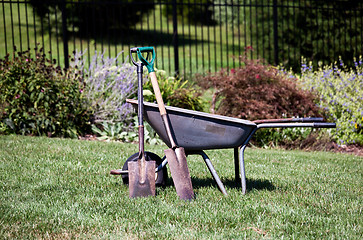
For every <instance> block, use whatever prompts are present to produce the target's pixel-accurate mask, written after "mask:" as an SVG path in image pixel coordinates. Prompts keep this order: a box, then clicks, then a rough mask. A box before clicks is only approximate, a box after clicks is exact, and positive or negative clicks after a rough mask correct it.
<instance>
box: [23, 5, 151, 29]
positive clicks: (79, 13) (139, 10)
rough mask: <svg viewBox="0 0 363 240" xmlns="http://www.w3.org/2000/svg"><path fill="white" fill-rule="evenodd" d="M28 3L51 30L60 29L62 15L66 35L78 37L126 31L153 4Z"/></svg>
mask: <svg viewBox="0 0 363 240" xmlns="http://www.w3.org/2000/svg"><path fill="white" fill-rule="evenodd" d="M135 2H136V1H135V0H113V1H103V0H73V1H67V0H54V1H43V0H30V4H31V5H32V6H33V8H34V9H35V12H36V13H37V15H38V16H39V17H40V18H41V19H42V20H46V21H48V19H50V21H52V22H53V23H54V24H52V26H57V27H58V28H60V26H61V21H62V17H61V16H62V12H63V13H65V14H66V16H67V18H66V19H67V25H68V31H69V32H73V33H74V34H78V35H79V36H88V34H89V33H90V32H112V31H120V30H124V29H127V28H129V26H130V25H135V23H137V22H140V21H141V20H142V17H143V16H144V15H146V14H148V12H149V11H151V10H153V9H154V1H153V0H143V4H137V3H135Z"/></svg>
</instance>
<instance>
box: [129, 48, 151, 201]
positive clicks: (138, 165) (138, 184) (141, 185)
mask: <svg viewBox="0 0 363 240" xmlns="http://www.w3.org/2000/svg"><path fill="white" fill-rule="evenodd" d="M137 51H138V48H131V49H130V55H131V60H132V62H133V64H134V65H135V66H136V67H137V77H138V123H139V129H138V130H139V157H138V160H137V161H130V162H129V163H128V170H129V196H130V198H134V197H147V196H155V161H146V158H145V152H144V125H143V112H144V105H143V102H144V100H143V79H142V70H143V66H144V64H143V63H142V62H136V61H135V60H134V58H133V56H132V54H133V53H136V52H137Z"/></svg>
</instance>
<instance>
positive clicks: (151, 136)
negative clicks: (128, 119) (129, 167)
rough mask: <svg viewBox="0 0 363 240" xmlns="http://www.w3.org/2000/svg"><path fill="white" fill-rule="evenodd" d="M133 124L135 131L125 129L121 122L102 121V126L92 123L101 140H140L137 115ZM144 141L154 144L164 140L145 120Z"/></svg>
mask: <svg viewBox="0 0 363 240" xmlns="http://www.w3.org/2000/svg"><path fill="white" fill-rule="evenodd" d="M133 126H134V128H133V131H132V130H128V131H125V130H124V127H123V125H122V123H120V122H116V123H108V122H102V124H101V126H96V125H92V130H93V132H94V133H97V134H98V135H99V137H97V138H98V139H99V140H106V141H121V142H136V141H138V140H139V138H138V134H137V131H138V124H137V117H135V118H134V122H133ZM144 141H145V142H146V143H149V144H152V145H155V144H161V143H162V140H161V139H160V138H159V136H158V135H157V134H156V132H155V131H154V129H153V128H152V127H151V126H150V125H149V124H148V123H146V122H144Z"/></svg>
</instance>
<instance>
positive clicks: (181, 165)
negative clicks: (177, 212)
mask: <svg viewBox="0 0 363 240" xmlns="http://www.w3.org/2000/svg"><path fill="white" fill-rule="evenodd" d="M143 52H146V53H147V54H148V55H147V56H146V59H145V58H144V57H143V55H142V53H143ZM150 53H151V54H152V56H151V59H150V60H149V61H148V59H149V55H150ZM137 54H138V57H139V60H141V62H142V63H143V64H144V65H145V66H146V68H147V69H148V71H149V76H150V78H151V83H152V86H153V89H154V93H155V97H156V101H157V103H158V108H159V112H160V116H161V118H162V121H163V124H164V127H165V130H166V132H167V135H168V138H169V141H170V143H171V148H169V149H167V150H165V151H164V152H165V156H166V159H167V160H168V164H169V166H170V172H171V176H172V178H173V182H174V185H175V189H176V192H177V194H178V196H179V197H180V199H183V200H192V199H193V198H194V192H193V186H192V181H191V178H190V173H189V169H188V164H187V158H186V155H185V151H184V148H182V147H179V146H177V144H176V143H175V140H174V136H173V134H172V128H171V126H170V122H169V119H168V115H167V112H166V109H165V105H164V101H163V98H162V96H161V93H160V88H159V84H158V81H157V77H156V74H155V70H154V60H155V49H154V48H153V47H141V48H138V49H137Z"/></svg>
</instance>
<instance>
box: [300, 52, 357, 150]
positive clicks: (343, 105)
mask: <svg viewBox="0 0 363 240" xmlns="http://www.w3.org/2000/svg"><path fill="white" fill-rule="evenodd" d="M354 62H355V66H354V67H353V68H348V67H347V66H346V65H344V63H343V61H342V60H340V61H339V62H335V63H334V64H331V65H322V64H319V66H318V69H316V70H314V69H313V66H312V63H311V62H309V63H307V62H306V60H305V59H303V63H302V68H301V77H300V80H301V82H302V83H303V87H304V88H305V89H309V90H311V91H313V92H315V93H316V94H317V95H318V96H319V99H320V101H319V106H320V107H321V108H324V109H325V110H326V111H327V112H328V118H330V120H332V121H334V122H336V124H337V128H336V129H335V130H333V137H334V139H335V140H336V141H337V143H338V144H341V145H342V144H354V143H356V144H360V145H363V61H362V56H361V57H359V59H358V60H357V59H354Z"/></svg>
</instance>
